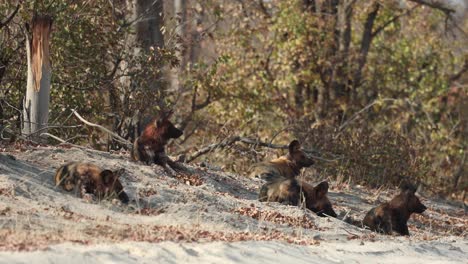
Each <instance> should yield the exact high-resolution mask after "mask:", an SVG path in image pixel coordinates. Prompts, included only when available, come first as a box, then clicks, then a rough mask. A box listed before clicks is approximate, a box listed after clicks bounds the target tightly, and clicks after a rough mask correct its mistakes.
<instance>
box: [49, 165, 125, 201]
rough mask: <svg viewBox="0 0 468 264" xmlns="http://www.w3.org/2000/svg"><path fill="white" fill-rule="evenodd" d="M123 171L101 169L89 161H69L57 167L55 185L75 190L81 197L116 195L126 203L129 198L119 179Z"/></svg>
mask: <svg viewBox="0 0 468 264" xmlns="http://www.w3.org/2000/svg"><path fill="white" fill-rule="evenodd" d="M123 171H124V170H123V169H120V170H118V171H111V170H102V169H101V168H100V167H98V166H96V165H94V164H91V163H80V162H70V163H67V164H65V165H62V166H61V167H60V168H58V169H57V172H56V173H55V186H61V187H62V188H63V189H64V190H65V191H67V192H71V191H73V190H75V192H78V193H79V195H80V197H82V198H92V196H95V197H97V198H98V199H99V200H102V199H104V198H108V197H112V196H114V195H117V197H118V198H119V200H120V201H122V203H128V201H129V198H128V196H127V194H126V193H125V191H124V190H123V186H122V183H121V182H120V180H119V176H120V175H121V174H122V173H123Z"/></svg>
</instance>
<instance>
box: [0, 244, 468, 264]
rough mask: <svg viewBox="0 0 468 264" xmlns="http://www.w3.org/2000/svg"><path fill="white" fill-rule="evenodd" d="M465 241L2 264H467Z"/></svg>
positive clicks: (131, 248)
mask: <svg viewBox="0 0 468 264" xmlns="http://www.w3.org/2000/svg"><path fill="white" fill-rule="evenodd" d="M466 250H467V244H466V242H456V243H453V242H452V243H444V242H439V241H437V242H434V241H431V242H428V243H414V244H412V245H410V246H408V247H406V248H403V247H401V245H400V243H395V242H392V243H384V242H375V243H371V244H369V245H367V244H364V245H360V242H357V241H352V242H349V243H336V242H330V243H324V244H323V245H320V246H297V245H291V244H285V243H280V242H272V241H259V242H252V241H247V242H232V243H228V242H210V243H189V244H188V243H174V242H161V243H158V244H152V243H146V242H129V243H118V244H112V245H96V246H93V247H89V246H76V245H73V244H69V243H67V244H61V245H57V246H52V247H50V248H49V249H48V250H47V251H45V252H44V251H33V252H15V253H10V252H8V253H7V252H0V263H5V264H7V263H8V264H13V263H31V262H30V261H31V260H34V262H36V263H69V264H75V263H76V264H81V263H201V264H206V263H217V264H218V263H296V264H301V263H304V264H306V263H309V264H310V263H317V264H327V263H441V264H442V263H444V264H450V263H466Z"/></svg>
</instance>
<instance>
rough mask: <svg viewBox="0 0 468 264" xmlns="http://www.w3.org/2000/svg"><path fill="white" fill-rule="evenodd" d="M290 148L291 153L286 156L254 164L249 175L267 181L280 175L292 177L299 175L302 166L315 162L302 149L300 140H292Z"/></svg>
mask: <svg viewBox="0 0 468 264" xmlns="http://www.w3.org/2000/svg"><path fill="white" fill-rule="evenodd" d="M288 149H289V153H288V154H287V155H285V156H281V157H279V158H277V159H273V160H270V161H267V162H260V163H257V164H254V165H253V166H252V167H251V173H250V175H249V176H250V177H256V178H261V179H263V180H267V181H274V179H276V178H278V177H285V178H288V179H292V178H294V177H296V176H297V175H299V173H300V172H301V169H302V168H306V167H309V166H311V165H312V164H314V161H313V160H312V159H311V158H310V157H308V156H307V154H306V153H305V152H304V151H303V150H302V149H301V143H299V141H297V140H293V141H291V143H289V147H288Z"/></svg>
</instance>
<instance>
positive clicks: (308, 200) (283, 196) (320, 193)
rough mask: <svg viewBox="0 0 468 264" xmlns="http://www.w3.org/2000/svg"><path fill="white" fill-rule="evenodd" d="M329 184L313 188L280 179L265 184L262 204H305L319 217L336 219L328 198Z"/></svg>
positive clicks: (297, 182)
mask: <svg viewBox="0 0 468 264" xmlns="http://www.w3.org/2000/svg"><path fill="white" fill-rule="evenodd" d="M327 193H328V182H325V181H324V182H321V183H319V184H318V185H317V186H315V187H314V186H313V185H311V184H309V183H307V182H305V181H299V180H297V179H287V178H284V177H278V178H276V179H274V180H272V181H271V182H267V183H266V184H264V185H263V186H262V187H261V189H260V192H259V194H258V199H259V201H261V202H280V203H284V204H288V205H300V204H301V201H304V202H305V207H306V208H307V209H309V210H311V211H312V212H314V213H316V214H317V215H319V216H326V215H329V216H332V217H336V216H337V215H336V213H335V211H334V210H333V207H332V204H331V202H330V200H328V197H327Z"/></svg>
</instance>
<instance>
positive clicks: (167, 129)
mask: <svg viewBox="0 0 468 264" xmlns="http://www.w3.org/2000/svg"><path fill="white" fill-rule="evenodd" d="M171 114H172V113H169V114H164V115H162V116H161V117H159V118H154V119H153V120H152V121H151V123H149V124H148V125H147V126H146V128H145V129H144V130H143V132H142V133H141V135H140V136H139V137H137V138H136V139H135V142H134V144H133V149H132V159H133V160H135V161H143V162H145V163H146V164H148V165H149V164H152V163H155V164H158V165H161V166H163V167H164V168H165V169H166V168H167V167H166V164H169V165H170V166H171V167H173V168H174V166H173V165H175V162H174V161H172V160H171V159H169V157H168V156H167V155H166V152H165V146H166V144H167V142H168V141H169V139H171V138H179V137H180V136H182V134H183V132H182V131H181V130H179V129H178V128H176V127H175V126H174V124H172V123H171V121H169V117H170V115H171ZM176 167H177V166H176Z"/></svg>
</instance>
